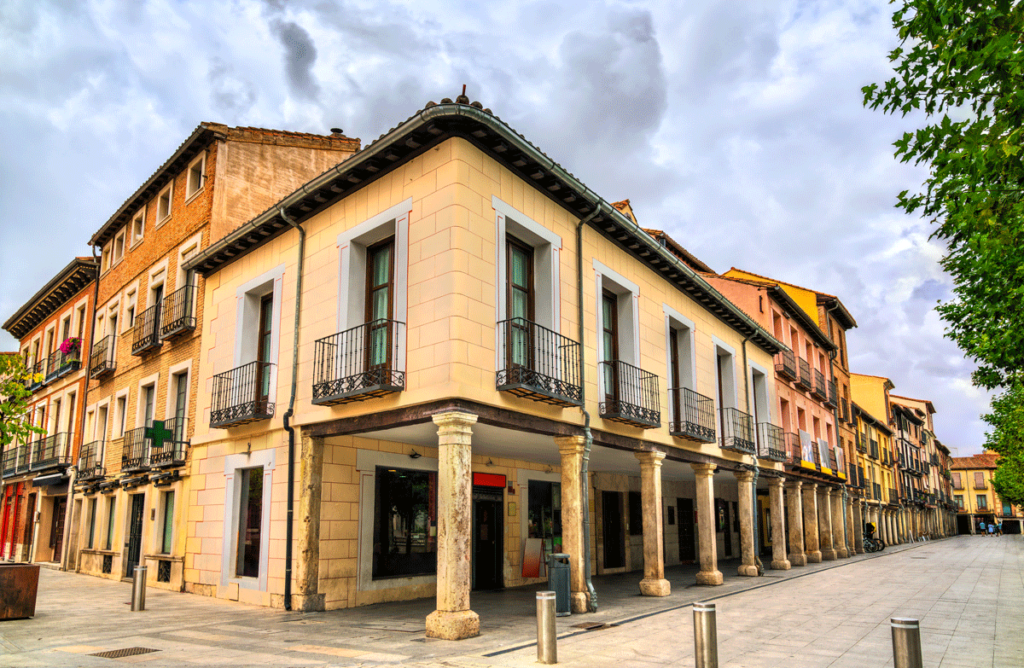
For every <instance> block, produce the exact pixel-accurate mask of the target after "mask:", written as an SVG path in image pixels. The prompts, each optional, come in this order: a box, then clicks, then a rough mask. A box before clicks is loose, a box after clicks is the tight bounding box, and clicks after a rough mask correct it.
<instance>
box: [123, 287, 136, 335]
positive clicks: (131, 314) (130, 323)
mask: <svg viewBox="0 0 1024 668" xmlns="http://www.w3.org/2000/svg"><path fill="white" fill-rule="evenodd" d="M137 296H138V293H137V292H136V291H135V290H132V291H130V292H129V293H128V294H127V295H126V296H125V300H124V302H125V303H124V331H125V332H130V331H131V329H132V327H134V326H135V308H136V306H137V304H136V297H137Z"/></svg>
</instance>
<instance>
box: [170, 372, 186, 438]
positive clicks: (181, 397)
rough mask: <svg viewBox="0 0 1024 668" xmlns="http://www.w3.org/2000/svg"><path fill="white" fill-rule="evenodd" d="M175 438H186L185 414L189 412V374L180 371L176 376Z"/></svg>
mask: <svg viewBox="0 0 1024 668" xmlns="http://www.w3.org/2000/svg"><path fill="white" fill-rule="evenodd" d="M174 384H175V388H174V437H173V438H174V440H175V442H178V443H180V442H181V441H184V440H185V415H186V414H187V413H188V405H187V403H188V374H187V373H179V374H178V375H177V376H175V377H174Z"/></svg>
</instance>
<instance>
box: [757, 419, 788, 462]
mask: <svg viewBox="0 0 1024 668" xmlns="http://www.w3.org/2000/svg"><path fill="white" fill-rule="evenodd" d="M757 456H758V457H759V458H761V459H770V460H772V461H773V462H783V461H786V444H785V441H784V439H783V431H782V427H778V426H776V425H774V424H772V423H770V422H761V423H759V424H758V425H757Z"/></svg>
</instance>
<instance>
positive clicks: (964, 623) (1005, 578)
mask: <svg viewBox="0 0 1024 668" xmlns="http://www.w3.org/2000/svg"><path fill="white" fill-rule="evenodd" d="M722 570H723V572H724V573H725V574H726V584H725V585H724V586H722V587H714V588H709V587H697V586H693V585H691V584H690V583H692V582H693V573H694V570H693V569H690V568H686V567H680V568H675V569H669V571H668V573H667V577H668V579H669V580H670V581H672V585H673V593H672V595H671V596H670V597H667V598H662V599H652V598H644V597H640V596H638V595H637V594H636V592H637V584H636V583H637V581H638V578H639V574H636V573H631V574H627V575H620V576H611V577H602V578H597V579H596V580H595V585H596V586H597V589H598V592H599V594H600V596H601V598H600V602H601V612H599V613H598V614H596V615H574V616H572V617H566V618H560V619H559V620H558V628H559V635H560V640H559V647H558V652H559V660H560V663H561V664H564V665H575V666H605V665H607V666H613V665H614V666H666V665H667V666H676V665H678V666H693V625H692V610H691V608H690V607H689V604H690V603H692V602H694V601H698V600H713V601H714V602H715V603H716V605H717V607H718V639H719V656H720V659H721V665H723V666H750V667H754V666H757V667H760V666H785V667H786V668H804V667H806V668H812V667H817V666H821V667H825V666H835V667H837V668H838V667H844V666H849V667H871V666H886V665H892V650H891V641H890V631H889V625H888V620H889V618H890V617H892V616H905V617H916V618H918V619H920V620H921V629H922V638H923V646H924V657H925V665H926V666H950V667H967V666H970V667H972V668H973V667H983V666H999V667H1003V666H1005V667H1014V668H1016V667H1019V666H1024V539H1022V537H1021V536H1004V537H1001V538H982V537H973V536H963V537H958V538H952V539H947V540H943V541H937V542H925V543H918V544H916V545H910V546H898V547H895V548H888V549H886V550H885V551H884V552H882V553H881V554H878V555H861V556H858V557H855V558H853V559H845V560H839V561H835V562H826V563H823V564H814V565H812V566H809V567H806V568H798V569H793V570H791V571H788V572H780V571H768V572H767V575H766V576H765V577H762V578H741V577H738V576H731V577H730V574H731V573H735V564H733V563H729V562H726V563H723V564H722ZM40 589H41V591H40V595H39V605H38V609H37V616H36V617H35V618H34V619H31V620H19V621H12V622H4V623H0V666H12V667H13V666H18V667H19V668H20V667H25V668H28V667H31V666H116V665H118V664H126V663H144V664H148V665H149V666H153V667H156V666H180V665H234V666H247V665H274V666H359V665H365V666H370V665H386V664H398V663H402V664H413V665H423V666H427V665H447V666H528V665H536V664H534V660H535V658H536V648H535V647H534V646H532V645H531V644H530V643H531V642H532V641H533V640H534V638H535V632H536V631H535V629H536V627H535V618H534V595H533V591H535V589H515V590H506V591H504V592H499V593H493V594H474V596H473V608H474V609H475V610H476V611H477V612H479V613H480V618H481V636H480V637H478V638H473V639H469V640H465V641H460V642H447V641H440V640H427V639H426V638H425V637H424V632H423V630H424V621H423V620H424V618H425V617H426V615H427V613H429V612H430V611H431V610H432V609H433V601H432V600H429V599H428V600H419V601H410V602H403V603H391V604H383V605H377V606H368V607H365V608H359V609H355V610H339V611H334V612H328V613H308V614H301V613H289V612H284V611H279V610H269V609H264V608H255V607H249V606H245V605H242V604H238V603H231V602H224V601H218V600H213V599H209V598H202V597H198V596H193V595H189V594H176V593H170V592H164V591H158V590H152V589H151V590H150V591H149V593H148V599H147V610H146V611H145V612H141V613H131V612H130V611H129V606H128V598H129V594H130V585H128V584H125V583H119V582H111V581H108V580H101V579H97V578H92V577H88V576H81V575H74V574H68V573H58V572H54V571H49V570H44V571H43V573H42V577H41V583H40ZM580 624H603V625H604V627H603V628H599V629H596V630H590V631H586V630H583V629H581V628H579V627H578V625H580ZM133 647H139V648H147V649H150V650H157V651H153V652H149V653H146V654H139V655H136V656H131V657H125V658H119V659H111V658H102V657H97V656H93V655H94V654H97V653H101V652H106V651H112V650H119V649H126V648H133Z"/></svg>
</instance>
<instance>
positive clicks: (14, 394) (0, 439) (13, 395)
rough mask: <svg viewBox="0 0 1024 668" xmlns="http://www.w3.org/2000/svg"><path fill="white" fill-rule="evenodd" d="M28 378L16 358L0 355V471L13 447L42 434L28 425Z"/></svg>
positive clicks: (29, 394)
mask: <svg viewBox="0 0 1024 668" xmlns="http://www.w3.org/2000/svg"><path fill="white" fill-rule="evenodd" d="M30 376H31V374H30V372H29V371H28V369H26V368H25V363H24V362H23V361H22V359H21V356H20V355H17V354H11V353H8V354H0V467H2V466H3V460H4V455H5V454H6V453H7V452H8V451H9V450H10V449H11V448H12V447H13V444H14V443H27V442H28V441H30V440H32V435H33V434H44V433H46V431H45V430H44V429H40V428H39V427H33V426H32V425H31V424H30V421H29V418H30V415H29V411H28V399H29V397H30V396H32V393H31V392H29V391H28V388H27V387H26V384H27V381H28V380H30Z"/></svg>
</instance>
